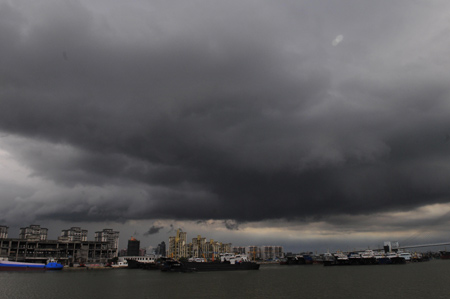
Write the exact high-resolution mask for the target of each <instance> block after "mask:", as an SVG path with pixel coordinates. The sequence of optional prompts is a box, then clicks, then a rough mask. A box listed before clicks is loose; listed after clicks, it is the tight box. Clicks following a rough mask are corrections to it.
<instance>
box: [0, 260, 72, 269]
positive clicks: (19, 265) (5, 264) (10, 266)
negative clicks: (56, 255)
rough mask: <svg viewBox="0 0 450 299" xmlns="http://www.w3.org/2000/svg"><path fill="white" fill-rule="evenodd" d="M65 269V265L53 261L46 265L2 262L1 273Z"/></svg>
mask: <svg viewBox="0 0 450 299" xmlns="http://www.w3.org/2000/svg"><path fill="white" fill-rule="evenodd" d="M63 268H64V266H63V265H61V264H60V263H56V262H53V261H50V262H49V263H46V264H44V263H25V262H13V261H6V260H0V271H32V270H61V269H63Z"/></svg>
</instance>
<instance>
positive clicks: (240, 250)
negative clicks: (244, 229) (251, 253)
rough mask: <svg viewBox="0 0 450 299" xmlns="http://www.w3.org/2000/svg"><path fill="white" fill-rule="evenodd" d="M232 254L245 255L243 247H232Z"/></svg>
mask: <svg viewBox="0 0 450 299" xmlns="http://www.w3.org/2000/svg"><path fill="white" fill-rule="evenodd" d="M232 252H233V253H235V254H245V247H241V246H238V247H236V246H235V247H233V249H232Z"/></svg>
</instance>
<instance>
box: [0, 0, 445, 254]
mask: <svg viewBox="0 0 450 299" xmlns="http://www.w3.org/2000/svg"><path fill="white" fill-rule="evenodd" d="M449 9H450V3H448V2H446V1H443V0H433V1H422V2H421V1H413V2H411V1H406V0H400V1H387V0H381V1H376V2H374V1H359V0H338V1H328V2H323V1H306V0H300V1H282V2H273V1H266V0H262V1H258V2H253V1H236V0H231V1H226V2H223V1H204V0H198V1H194V2H186V1H178V0H176V1H174V2H167V1H160V0H150V1H143V0H136V1H132V2H127V3H124V2H123V1H120V0H108V1H106V0H96V1H87V0H75V1H68V2H61V1H56V0H40V1H37V2H31V3H28V2H27V1H22V0H18V1H10V0H0V41H1V44H2V47H0V57H3V58H4V59H0V225H6V226H9V227H10V228H11V232H13V233H14V232H15V230H16V229H17V230H18V229H19V228H20V227H24V226H27V225H29V224H31V223H37V224H40V225H42V226H43V227H46V228H48V229H49V236H52V234H54V235H56V234H58V233H59V232H60V229H63V228H68V227H72V226H76V227H82V228H83V229H87V230H88V231H89V236H88V237H89V238H90V237H91V236H92V233H93V232H94V231H95V229H96V228H105V227H111V228H113V229H114V230H117V231H120V232H121V234H120V244H125V242H126V240H127V238H129V237H131V236H135V237H136V238H139V239H140V240H141V244H142V245H143V246H146V247H148V246H156V245H157V244H158V243H159V242H161V241H167V240H168V237H169V236H170V234H171V233H172V232H173V231H174V230H176V229H178V228H181V229H183V230H184V231H188V232H197V234H200V235H205V236H211V238H213V239H220V240H223V241H225V242H229V243H232V244H236V245H242V246H245V245H270V244H276V245H280V246H283V247H284V248H285V249H286V250H288V251H302V250H318V251H326V250H327V249H330V250H333V249H334V250H338V249H347V248H354V247H356V248H367V247H374V246H379V245H380V244H383V242H384V241H398V242H400V243H401V244H404V245H412V244H422V243H432V242H446V241H450V240H449V235H448V233H447V231H448V227H449V225H450V186H449V184H448V181H449V178H450V168H449V166H448V165H450V155H449V153H450V118H449V117H448V115H450V104H449V103H450V87H449V86H448V81H449V80H450V60H449V58H448V57H449V55H448V54H449V53H448V49H450V38H449V37H448V34H447V33H448V26H449V25H448V16H447V14H448V13H447V11H448V10H449Z"/></svg>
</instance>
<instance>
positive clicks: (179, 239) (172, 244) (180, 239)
mask: <svg viewBox="0 0 450 299" xmlns="http://www.w3.org/2000/svg"><path fill="white" fill-rule="evenodd" d="M186 239H187V233H186V232H183V231H181V230H180V229H178V230H177V234H176V236H173V237H169V257H171V258H176V259H178V258H181V257H187V248H186V245H187V243H186Z"/></svg>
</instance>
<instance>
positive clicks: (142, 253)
mask: <svg viewBox="0 0 450 299" xmlns="http://www.w3.org/2000/svg"><path fill="white" fill-rule="evenodd" d="M146 255H147V249H145V248H140V249H139V256H146Z"/></svg>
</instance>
